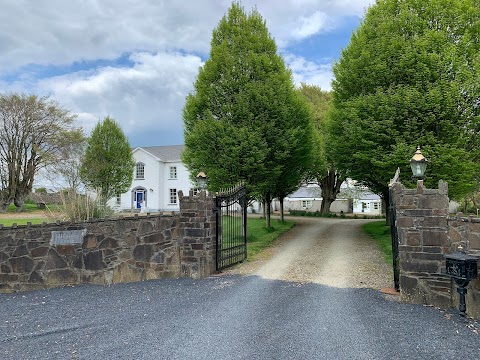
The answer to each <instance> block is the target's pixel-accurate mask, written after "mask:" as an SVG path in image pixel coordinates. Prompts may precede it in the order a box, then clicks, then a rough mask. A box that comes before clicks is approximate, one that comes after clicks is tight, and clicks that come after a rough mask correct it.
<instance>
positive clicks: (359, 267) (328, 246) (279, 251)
mask: <svg viewBox="0 0 480 360" xmlns="http://www.w3.org/2000/svg"><path fill="white" fill-rule="evenodd" d="M295 221H296V222H297V225H296V226H295V228H294V229H293V230H292V231H290V232H289V233H288V234H286V235H285V236H284V237H283V238H282V239H281V240H280V241H279V242H278V243H277V245H276V246H274V247H272V248H271V249H269V250H267V251H266V252H264V254H262V256H260V257H259V260H258V261H254V262H247V263H245V264H242V265H241V266H237V267H235V268H234V269H232V270H229V271H227V272H228V273H230V274H241V275H245V274H255V275H259V276H261V277H263V278H265V279H274V280H286V281H297V282H311V283H316V284H323V285H328V286H333V287H338V288H372V289H380V288H382V287H393V271H392V266H391V265H390V264H387V263H386V262H385V260H384V257H383V254H382V253H381V252H380V250H379V249H378V247H377V245H376V243H374V242H373V241H372V240H371V239H370V238H368V237H367V236H366V235H365V234H364V232H363V231H362V229H361V226H362V225H363V224H365V223H366V222H368V221H372V220H353V219H330V218H321V219H319V218H305V217H299V218H295Z"/></svg>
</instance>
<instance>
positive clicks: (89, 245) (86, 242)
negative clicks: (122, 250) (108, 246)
mask: <svg viewBox="0 0 480 360" xmlns="http://www.w3.org/2000/svg"><path fill="white" fill-rule="evenodd" d="M96 247H97V238H96V236H95V235H92V234H88V235H86V236H85V237H84V239H83V248H84V249H94V248H96Z"/></svg>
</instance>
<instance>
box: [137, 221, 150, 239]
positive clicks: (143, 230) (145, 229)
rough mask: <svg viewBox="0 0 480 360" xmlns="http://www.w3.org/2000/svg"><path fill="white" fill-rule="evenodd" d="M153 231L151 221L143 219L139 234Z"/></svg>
mask: <svg viewBox="0 0 480 360" xmlns="http://www.w3.org/2000/svg"><path fill="white" fill-rule="evenodd" d="M152 231H153V224H152V223H151V222H150V221H142V222H140V226H139V227H138V231H137V233H138V235H139V236H140V235H144V234H148V233H151V232H152Z"/></svg>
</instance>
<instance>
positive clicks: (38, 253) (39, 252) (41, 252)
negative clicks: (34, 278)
mask: <svg viewBox="0 0 480 360" xmlns="http://www.w3.org/2000/svg"><path fill="white" fill-rule="evenodd" d="M30 254H31V256H32V257H34V258H36V257H42V256H45V255H47V254H48V247H46V246H42V247H38V248H35V249H32V250H31V251H30Z"/></svg>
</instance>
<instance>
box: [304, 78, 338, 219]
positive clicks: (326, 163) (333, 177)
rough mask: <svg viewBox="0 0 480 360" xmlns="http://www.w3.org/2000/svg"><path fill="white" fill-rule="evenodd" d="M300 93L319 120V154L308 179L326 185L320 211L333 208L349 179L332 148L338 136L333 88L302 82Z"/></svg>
mask: <svg viewBox="0 0 480 360" xmlns="http://www.w3.org/2000/svg"><path fill="white" fill-rule="evenodd" d="M299 91H300V93H301V94H302V95H303V96H305V98H306V99H307V101H308V103H309V104H310V106H311V108H312V111H313V114H314V123H315V144H316V146H315V149H316V150H315V157H314V160H313V161H312V162H311V166H310V168H309V171H308V176H307V181H308V182H315V183H317V184H318V186H320V188H321V189H322V205H321V207H320V212H321V213H322V214H327V213H329V212H330V205H332V203H333V202H334V201H335V200H336V198H337V195H338V194H339V193H340V186H341V185H342V183H343V182H344V181H345V179H346V176H345V173H342V172H341V171H339V170H337V168H336V166H335V161H336V158H335V155H336V154H335V153H332V151H330V148H331V147H330V144H329V143H330V142H332V141H335V138H334V137H333V138H332V136H330V134H329V133H328V121H329V115H328V114H329V110H330V108H331V104H332V92H330V91H323V90H322V89H320V87H318V86H315V85H307V84H303V83H302V85H301V87H300V89H299Z"/></svg>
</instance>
